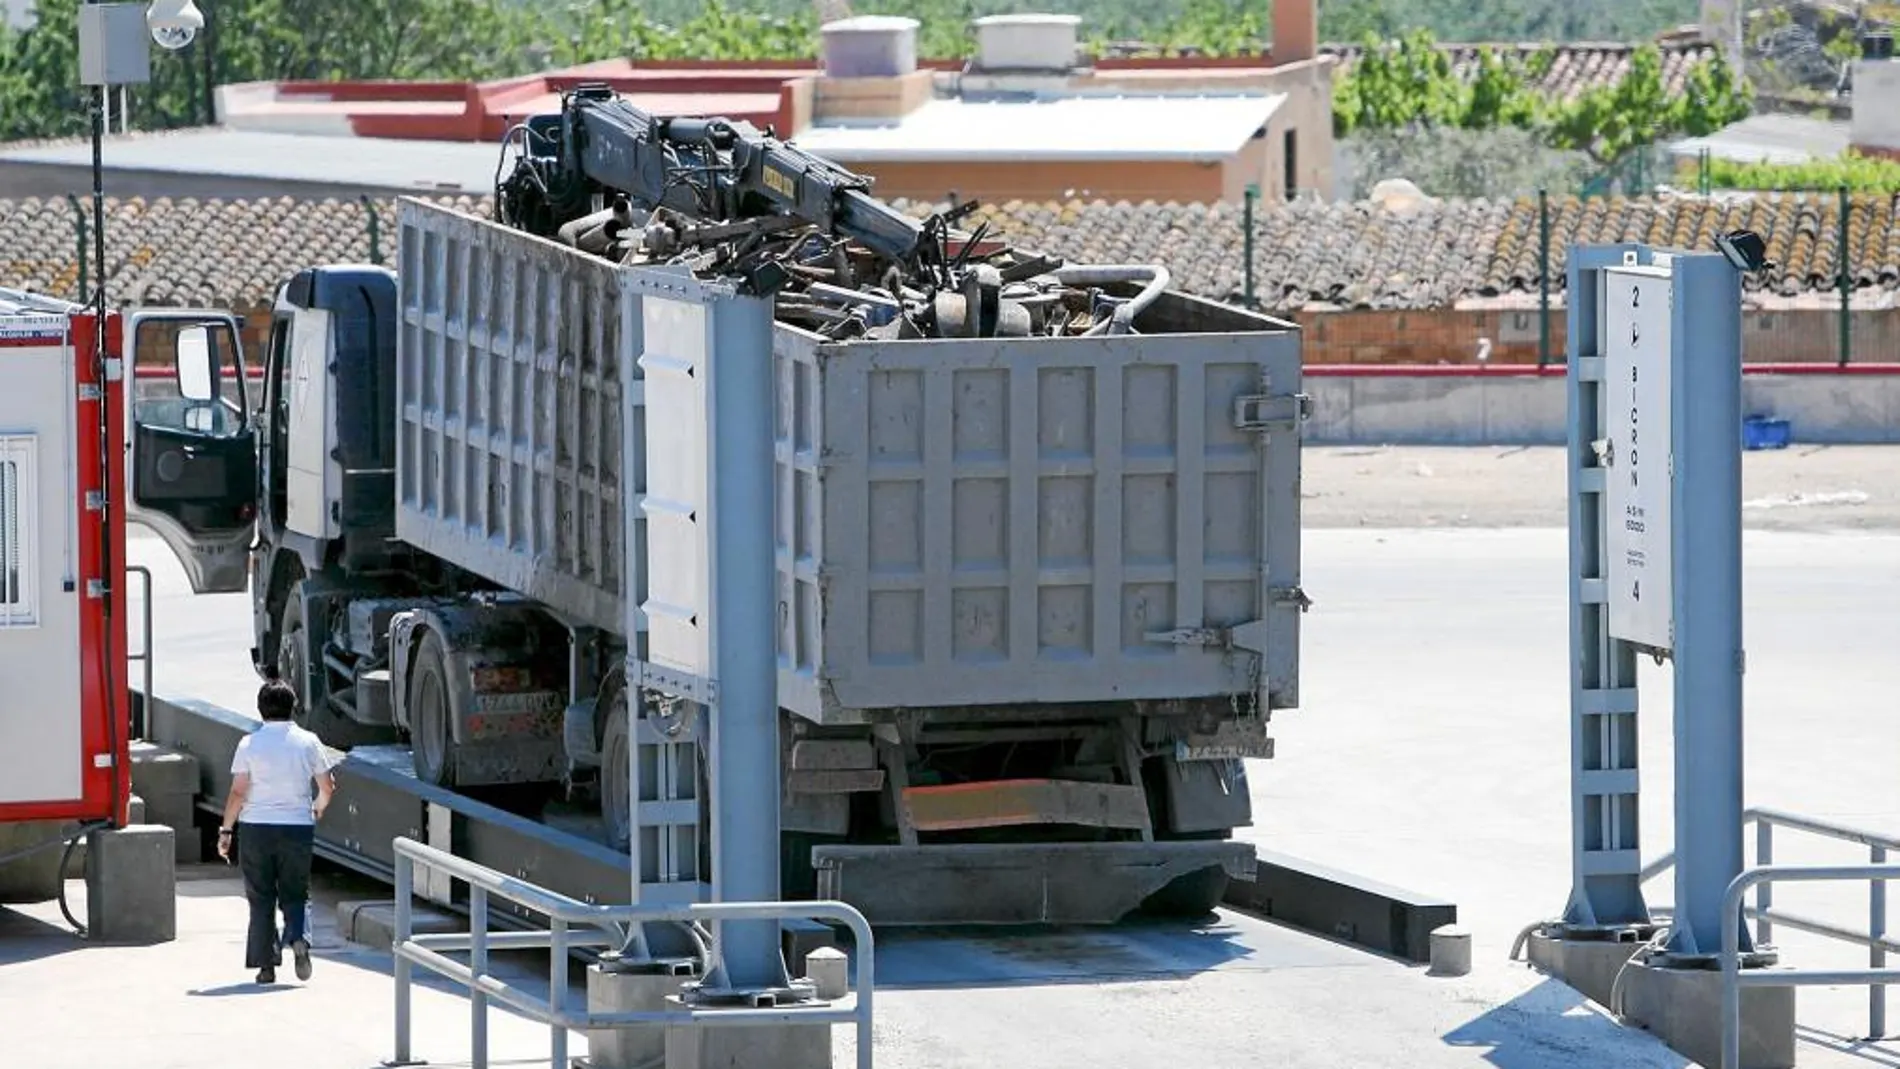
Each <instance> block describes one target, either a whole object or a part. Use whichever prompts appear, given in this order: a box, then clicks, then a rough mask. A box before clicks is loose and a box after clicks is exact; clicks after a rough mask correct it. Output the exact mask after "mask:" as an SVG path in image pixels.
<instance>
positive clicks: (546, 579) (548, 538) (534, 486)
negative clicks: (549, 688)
mask: <svg viewBox="0 0 1900 1069" xmlns="http://www.w3.org/2000/svg"><path fill="white" fill-rule="evenodd" d="M401 227H402V252H401V256H402V259H401V264H402V270H401V272H400V275H399V277H398V287H399V292H400V308H401V317H402V318H401V332H402V333H401V336H400V339H399V341H398V343H397V344H398V349H397V365H398V373H397V379H398V382H399V384H400V385H399V393H398V401H397V403H398V405H399V409H398V415H397V428H398V447H397V449H398V464H397V477H396V488H397V489H396V494H397V506H396V535H397V537H398V538H400V539H402V540H403V541H404V542H407V543H409V544H410V545H413V546H415V547H417V548H419V549H422V550H424V551H426V552H428V553H431V554H433V555H435V556H437V557H440V558H442V559H443V560H446V561H448V562H450V563H451V564H454V565H456V566H457V567H460V568H463V569H466V570H467V571H470V572H473V573H475V574H476V575H479V576H481V577H483V578H485V579H487V580H489V581H490V582H493V583H495V584H497V585H499V586H501V587H504V588H506V589H509V590H513V591H516V592H518V593H521V594H524V595H526V596H528V597H531V598H533V599H535V600H537V601H539V602H542V603H543V604H545V605H547V606H548V607H549V608H551V609H553V610H555V611H556V612H558V613H560V614H562V615H563V616H566V617H568V618H570V619H572V620H574V621H576V622H579V623H583V624H586V625H589V626H593V627H598V628H601V629H603V630H607V631H609V632H613V633H619V632H620V631H621V630H622V629H623V627H624V624H623V619H624V618H625V614H626V611H627V604H628V600H627V599H628V594H629V589H628V588H629V585H631V593H632V595H633V602H632V604H633V605H634V606H635V607H636V608H637V606H638V605H639V604H640V601H641V600H642V599H643V598H644V597H645V593H646V591H645V586H644V584H643V582H642V581H641V577H642V574H643V569H642V568H640V567H639V562H640V561H642V560H643V559H644V556H645V550H644V543H643V541H642V538H641V535H642V526H641V524H640V523H639V522H637V520H636V522H635V523H634V524H633V530H632V532H631V537H628V532H627V524H626V522H625V519H624V518H623V514H622V497H621V495H622V494H623V493H628V492H631V493H633V494H639V493H640V492H641V490H642V488H643V485H644V484H643V481H642V474H643V472H644V467H643V466H642V465H641V464H640V463H639V462H638V451H637V450H635V451H634V454H633V456H632V458H631V461H632V462H629V457H628V446H627V442H639V441H642V440H643V439H642V434H643V431H642V429H641V428H640V427H639V426H637V425H636V426H634V427H633V428H632V435H631V436H630V437H628V438H627V439H626V440H625V441H623V437H622V429H623V428H622V420H623V418H626V417H624V416H623V405H624V411H626V412H631V413H632V417H631V418H632V419H633V420H635V421H636V422H637V421H638V420H639V419H640V417H641V412H642V406H641V397H640V394H639V388H640V386H639V384H640V369H639V366H638V364H637V363H636V359H637V357H638V353H639V350H638V326H637V324H638V316H639V311H638V298H637V297H636V296H635V295H633V294H632V293H629V292H626V291H625V290H624V288H623V282H624V272H623V271H622V270H621V269H618V268H616V267H615V266H614V265H612V264H610V263H607V262H605V261H603V260H599V259H596V258H593V257H589V256H584V255H581V254H578V253H576V252H574V251H573V250H571V249H566V248H563V247H561V246H559V245H556V244H554V243H552V242H548V241H542V240H540V239H538V238H534V237H530V236H528V235H526V234H522V233H520V232H518V231H514V230H510V229H507V228H505V227H502V226H498V225H496V224H493V223H490V222H487V221H485V220H482V219H479V218H476V217H473V216H468V215H463V214H460V213H457V212H452V211H447V210H444V209H441V208H436V207H432V206H429V205H425V204H420V203H418V202H415V201H404V202H403V205H402V212H401ZM629 391H631V396H630V397H628V396H626V394H627V393H628V392H629ZM629 474H631V479H630V480H629V479H628V475H629ZM629 563H632V565H633V567H632V568H631V570H629V567H628V566H629ZM630 581H631V582H630Z"/></svg>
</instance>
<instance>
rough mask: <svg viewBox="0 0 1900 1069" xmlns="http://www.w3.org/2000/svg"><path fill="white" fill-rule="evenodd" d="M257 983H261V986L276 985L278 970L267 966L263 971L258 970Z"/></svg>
mask: <svg viewBox="0 0 1900 1069" xmlns="http://www.w3.org/2000/svg"><path fill="white" fill-rule="evenodd" d="M257 982H258V983H260V984H274V983H276V982H277V970H276V969H273V968H271V967H270V966H268V965H267V966H265V967H264V968H262V969H259V970H257Z"/></svg>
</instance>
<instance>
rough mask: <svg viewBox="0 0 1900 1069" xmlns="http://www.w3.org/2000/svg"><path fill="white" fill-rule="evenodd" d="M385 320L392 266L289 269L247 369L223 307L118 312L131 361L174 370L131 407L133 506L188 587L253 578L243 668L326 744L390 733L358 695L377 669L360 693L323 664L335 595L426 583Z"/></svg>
mask: <svg viewBox="0 0 1900 1069" xmlns="http://www.w3.org/2000/svg"><path fill="white" fill-rule="evenodd" d="M395 316H396V277H395V274H394V272H392V271H389V270H388V269H386V268H381V267H375V266H368V265H340V266H327V267H320V268H312V269H309V270H305V271H301V272H299V273H298V274H296V275H295V276H293V277H292V278H291V279H290V280H289V281H287V282H286V283H285V284H284V285H283V286H282V287H280V288H279V290H278V294H277V300H276V302H275V307H274V308H273V311H272V316H271V324H270V332H269V335H268V341H267V342H266V344H265V348H264V352H263V353H262V354H261V358H260V362H261V365H262V367H261V372H262V374H261V376H260V377H259V379H258V380H252V379H250V378H249V377H248V376H247V373H246V362H245V359H244V354H243V351H242V344H241V341H240V331H239V329H238V323H237V320H236V319H235V318H234V317H232V316H231V315H229V314H228V313H223V312H211V311H200V310H186V311H164V312H156V311H145V312H139V313H135V314H134V315H132V316H131V317H130V318H129V322H128V329H129V331H130V333H131V346H132V349H133V356H134V359H135V360H136V361H138V363H139V364H140V365H142V366H147V367H152V366H157V367H163V368H166V369H167V370H168V371H169V372H170V374H169V378H170V379H171V383H170V388H166V387H165V386H163V385H159V386H158V388H156V389H155V390H153V394H154V396H150V397H143V398H141V399H140V400H139V401H138V402H137V403H136V404H135V405H133V406H131V423H132V434H131V436H130V440H131V442H132V449H131V453H132V459H131V472H130V474H131V482H132V486H133V492H132V494H131V498H132V501H131V507H130V509H129V512H130V515H131V518H132V519H134V520H136V521H138V522H141V523H144V524H145V525H146V526H148V527H150V528H151V529H152V530H154V531H156V532H157V533H158V534H159V536H160V537H161V538H163V539H164V540H165V542H166V543H167V544H168V545H169V546H170V547H171V549H172V550H173V552H174V553H175V554H176V555H177V557H178V559H179V561H180V562H181V563H182V564H183V565H184V567H185V570H186V572H187V574H188V576H189V577H190V580H191V584H192V589H193V591H194V592H196V593H230V592H236V591H242V590H245V589H246V588H247V587H248V588H249V590H250V591H251V594H252V603H253V612H252V633H253V635H254V636H255V639H256V642H255V645H254V646H253V647H252V650H251V658H252V663H253V665H254V666H255V667H256V669H257V670H258V672H259V673H260V674H262V675H265V676H278V677H280V678H283V679H285V680H286V681H288V682H289V683H290V684H291V685H292V686H293V687H295V688H296V690H297V692H298V695H299V698H300V699H301V701H300V702H299V708H300V709H301V710H302V713H301V718H302V720H303V721H304V723H305V726H307V727H310V728H311V729H312V730H315V731H317V733H318V734H319V735H321V736H323V738H324V740H325V741H326V742H329V743H331V744H332V745H341V746H348V745H354V744H358V743H362V742H369V741H389V740H391V739H393V738H394V737H395V733H394V731H393V730H392V725H391V724H390V721H389V702H388V701H387V700H386V697H384V696H382V695H375V696H372V695H370V694H369V693H368V691H373V690H375V687H376V684H377V683H378V682H384V683H386V679H385V678H384V677H379V676H374V675H372V676H371V678H370V680H369V683H370V686H369V688H367V690H365V691H359V690H358V687H359V685H360V684H361V683H363V682H364V681H363V680H362V679H359V678H358V677H357V673H356V672H355V671H354V669H355V668H356V666H354V665H350V666H348V668H349V669H350V670H348V671H345V672H344V673H343V676H344V678H342V679H337V678H334V677H335V675H336V674H337V673H336V672H335V671H334V668H335V666H333V665H330V664H327V663H326V658H325V657H324V655H323V653H322V651H323V649H324V646H325V644H326V642H327V639H328V637H329V630H330V627H331V625H332V623H333V622H334V621H332V619H331V614H330V613H329V612H328V611H327V605H328V603H329V600H330V599H333V598H335V597H336V595H338V594H339V593H341V592H344V591H349V590H353V589H357V588H360V587H361V586H363V585H364V584H370V585H373V586H375V587H377V588H382V587H385V586H389V585H391V584H394V585H395V586H396V587H398V588H401V589H405V590H406V589H408V588H410V587H411V586H413V585H414V584H415V583H416V582H418V581H426V580H427V578H428V576H427V575H426V574H419V573H426V572H427V567H426V562H425V563H424V565H423V566H422V567H420V568H419V567H418V562H416V561H414V560H413V559H411V556H410V555H409V554H407V553H405V552H403V550H402V548H401V545H400V543H398V542H397V541H396V539H395V460H396V443H395V436H394V435H395V412H394V397H395V389H396V383H395V374H396V358H395V354H396V323H395ZM155 385H156V384H155ZM253 394H256V395H257V396H253ZM253 404H255V407H254V408H253ZM331 659H334V658H331ZM370 671H372V672H373V671H374V669H373V668H372V669H370ZM359 696H361V697H364V698H366V699H368V700H363V701H358V700H356V699H357V698H358V697H359ZM378 698H381V699H382V700H377V699H378Z"/></svg>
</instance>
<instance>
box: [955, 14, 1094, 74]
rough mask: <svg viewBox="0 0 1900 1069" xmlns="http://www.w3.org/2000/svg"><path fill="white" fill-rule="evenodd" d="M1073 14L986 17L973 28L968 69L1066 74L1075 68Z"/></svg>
mask: <svg viewBox="0 0 1900 1069" xmlns="http://www.w3.org/2000/svg"><path fill="white" fill-rule="evenodd" d="M1081 22H1082V20H1081V19H1080V18H1078V17H1076V16H1074V15H989V16H985V17H984V18H980V19H977V20H976V21H975V22H973V23H972V24H971V25H972V26H974V27H975V28H976V59H975V61H974V62H973V63H972V64H971V66H972V68H974V69H975V70H979V71H985V72H1003V71H1009V72H1024V73H1030V72H1034V73H1038V74H1067V73H1068V72H1070V71H1072V70H1074V69H1075V67H1076V43H1075V42H1076V27H1077V26H1078V25H1080V24H1081Z"/></svg>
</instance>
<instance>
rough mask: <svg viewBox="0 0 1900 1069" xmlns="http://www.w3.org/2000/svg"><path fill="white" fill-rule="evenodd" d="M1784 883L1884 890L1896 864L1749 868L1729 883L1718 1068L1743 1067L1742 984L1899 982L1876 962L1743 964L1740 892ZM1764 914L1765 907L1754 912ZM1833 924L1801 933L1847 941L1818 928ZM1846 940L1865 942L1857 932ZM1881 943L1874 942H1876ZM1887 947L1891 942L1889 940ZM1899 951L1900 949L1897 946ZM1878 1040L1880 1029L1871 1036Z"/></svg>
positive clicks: (1895, 876)
mask: <svg viewBox="0 0 1900 1069" xmlns="http://www.w3.org/2000/svg"><path fill="white" fill-rule="evenodd" d="M1777 880H1779V881H1782V882H1786V883H1815V882H1820V881H1824V880H1871V881H1873V886H1874V887H1875V888H1876V890H1875V892H1874V893H1875V894H1876V895H1880V894H1883V893H1884V891H1883V890H1881V889H1883V888H1885V886H1886V881H1887V880H1900V865H1812V866H1792V865H1783V866H1773V865H1771V866H1768V867H1767V868H1755V869H1749V870H1748V871H1747V872H1744V873H1742V874H1741V875H1740V876H1737V877H1735V879H1734V881H1733V882H1731V883H1730V884H1729V885H1728V892H1727V893H1726V894H1724V895H1723V896H1722V1065H1721V1069H1741V1065H1742V988H1744V987H1813V986H1817V985H1835V984H1872V985H1873V989H1874V991H1875V992H1881V991H1884V987H1883V985H1885V984H1889V983H1900V969H1887V968H1882V967H1879V966H1875V967H1873V968H1867V969H1773V970H1768V969H1751V970H1747V971H1744V970H1743V969H1742V967H1741V941H1742V896H1743V895H1745V894H1747V893H1748V889H1749V888H1750V887H1760V888H1762V889H1764V890H1766V889H1767V888H1769V887H1770V886H1772V885H1773V884H1774V883H1775V881H1777ZM1756 912H1758V913H1759V912H1763V911H1756ZM1775 919H1776V920H1778V921H1780V922H1781V923H1783V924H1787V925H1788V926H1789V927H1790V928H1794V927H1798V926H1797V925H1795V924H1791V923H1789V921H1788V919H1787V917H1786V916H1785V915H1782V916H1778V917H1776V918H1775ZM1824 927H1828V928H1831V927H1832V926H1831V925H1819V924H1816V925H1815V926H1814V927H1812V928H1805V929H1803V930H1804V931H1815V932H1816V933H1817V934H1821V935H1831V936H1833V937H1834V938H1841V939H1845V938H1848V936H1847V934H1845V933H1842V934H1838V935H1837V934H1835V933H1833V932H1827V931H1819V930H1818V929H1820V928H1824ZM1850 941H1852V942H1863V941H1864V940H1862V939H1861V938H1860V937H1859V936H1858V935H1855V936H1854V937H1853V938H1852V939H1851V940H1850ZM1878 942H1880V941H1876V943H1878ZM1888 945H1891V944H1888ZM1895 949H1900V947H1895ZM1874 953H1875V954H1877V955H1884V949H1883V948H1881V947H1880V946H1878V945H1877V946H1876V949H1875V951H1874ZM1872 1038H1874V1039H1879V1038H1880V1036H1879V1033H1875V1035H1874V1036H1873V1037H1872Z"/></svg>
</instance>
